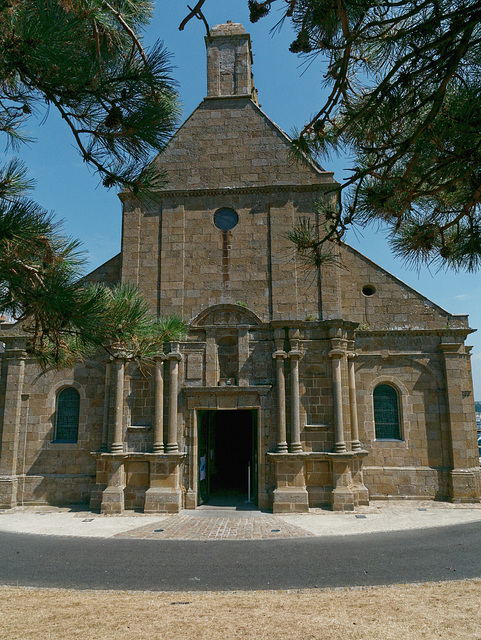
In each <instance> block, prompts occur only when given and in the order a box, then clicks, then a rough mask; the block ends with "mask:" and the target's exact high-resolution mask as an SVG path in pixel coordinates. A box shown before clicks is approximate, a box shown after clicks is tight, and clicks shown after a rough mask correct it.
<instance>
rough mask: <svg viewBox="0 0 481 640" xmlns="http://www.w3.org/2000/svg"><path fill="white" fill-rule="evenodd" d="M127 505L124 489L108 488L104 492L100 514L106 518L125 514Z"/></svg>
mask: <svg viewBox="0 0 481 640" xmlns="http://www.w3.org/2000/svg"><path fill="white" fill-rule="evenodd" d="M124 505H125V498H124V487H107V488H106V489H104V490H103V491H102V503H101V505H100V513H101V514H102V515H105V516H109V515H112V514H114V513H115V514H117V513H123V511H124Z"/></svg>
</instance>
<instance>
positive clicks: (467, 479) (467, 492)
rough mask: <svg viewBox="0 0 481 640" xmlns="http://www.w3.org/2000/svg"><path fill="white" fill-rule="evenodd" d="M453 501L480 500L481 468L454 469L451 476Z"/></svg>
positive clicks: (450, 483) (451, 496)
mask: <svg viewBox="0 0 481 640" xmlns="http://www.w3.org/2000/svg"><path fill="white" fill-rule="evenodd" d="M449 485H450V487H449V490H450V495H449V497H450V500H451V502H459V503H461V502H467V503H469V502H471V503H473V502H474V503H476V502H480V488H481V470H480V469H479V468H476V469H453V470H452V471H451V472H450V477H449Z"/></svg>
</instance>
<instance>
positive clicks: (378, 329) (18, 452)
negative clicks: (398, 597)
mask: <svg viewBox="0 0 481 640" xmlns="http://www.w3.org/2000/svg"><path fill="white" fill-rule="evenodd" d="M206 44H207V69H208V74H207V75H208V91H207V94H208V95H207V97H206V98H205V99H204V100H203V101H202V103H201V104H200V105H199V107H198V108H197V109H196V110H195V111H194V113H193V114H192V115H191V116H190V117H189V118H188V119H187V121H186V122H185V123H184V124H183V126H182V127H181V128H180V129H179V130H178V132H177V133H176V134H175V136H174V137H173V138H172V140H171V141H170V143H169V144H168V145H167V146H166V148H165V149H164V150H163V151H162V153H160V154H159V156H158V157H157V159H156V160H155V162H156V163H157V165H158V166H159V168H161V169H163V170H164V171H165V173H166V176H167V183H166V187H165V189H164V190H163V192H162V193H161V195H160V196H159V198H158V201H156V202H155V203H151V204H149V206H147V207H146V206H145V205H141V204H139V202H137V201H136V200H134V199H132V198H131V197H129V196H127V195H121V199H122V202H123V226H122V249H121V253H120V254H119V255H117V256H115V257H114V258H112V260H110V261H109V262H107V263H106V264H104V265H103V266H101V267H99V268H98V269H97V270H96V271H94V272H93V273H92V274H90V276H89V279H90V280H91V281H101V282H105V283H107V284H113V283H115V282H118V281H125V282H132V283H135V284H136V285H138V287H139V288H140V290H141V291H142V292H143V294H144V296H145V298H146V299H147V301H148V302H149V304H150V306H151V308H152V310H153V311H154V312H156V313H157V314H158V315H163V316H166V315H170V314H177V315H178V316H180V317H182V318H183V319H184V320H186V321H188V325H189V331H188V335H187V337H186V338H185V340H184V341H183V342H181V343H175V344H170V345H168V348H167V349H166V353H165V354H164V356H162V357H161V358H158V359H157V362H156V363H155V366H154V367H152V370H151V371H150V373H149V374H148V375H145V374H143V373H142V372H141V371H139V369H138V368H137V366H136V365H135V364H134V363H131V362H127V361H123V360H122V359H116V360H114V361H110V360H109V359H107V358H106V359H103V360H102V359H99V360H96V361H89V362H85V363H83V364H79V365H78V366H76V367H75V368H74V369H72V370H64V371H60V372H59V371H52V370H47V371H44V370H42V369H40V368H39V367H38V365H37V364H36V362H35V361H34V360H33V359H32V358H30V357H29V355H28V352H27V351H26V345H27V337H26V336H25V335H23V334H22V330H21V327H19V326H17V325H10V324H3V326H1V325H0V342H1V343H2V345H3V347H2V353H0V437H1V440H0V446H1V450H0V508H8V507H13V506H16V505H23V504H44V503H50V504H57V505H61V504H68V503H80V502H89V503H90V505H91V506H92V508H94V509H100V510H101V511H102V512H103V513H106V514H109V513H120V512H122V511H123V510H124V509H140V510H143V511H144V512H145V513H166V512H167V513H175V512H178V511H179V510H180V509H182V508H188V509H195V508H196V506H197V505H199V504H201V503H202V502H206V501H209V500H210V499H211V498H212V496H215V495H216V494H217V493H219V492H223V495H227V497H228V496H229V493H230V492H231V493H232V495H234V494H236V493H237V494H246V493H247V491H249V493H250V496H251V498H252V499H253V500H254V501H255V502H256V503H257V504H258V506H259V507H260V508H265V509H272V510H273V511H274V512H277V513H279V512H303V511H307V510H308V509H309V507H317V506H322V505H330V506H331V507H332V508H333V509H335V510H351V509H353V508H355V506H356V505H358V504H367V503H368V501H369V500H372V499H376V498H430V499H444V500H452V501H455V502H477V501H479V498H480V496H481V479H480V467H479V461H478V454H477V447H476V426H475V415H474V401H473V400H474V399H473V388H472V378H471V369H470V348H469V347H468V346H466V345H465V340H466V338H467V337H468V335H469V334H470V333H471V331H472V330H471V329H470V328H469V325H468V319H467V317H466V316H460V315H453V314H450V313H448V312H446V311H444V310H443V309H441V308H440V307H438V306H437V305H436V304H434V303H432V302H430V301H429V300H427V299H426V298H424V297H423V296H422V295H420V294H419V293H417V292H416V291H414V290H413V289H411V288H410V287H408V286H407V285H405V284H404V283H402V282H401V281H399V280H398V279H396V278H395V277H393V276H392V275H390V274H389V273H387V272H386V271H385V270H383V269H382V268H381V267H379V266H377V265H376V264H374V263H373V262H371V261H370V260H369V259H368V258H366V257H365V256H364V255H362V254H360V253H359V252H358V251H356V250H354V249H352V248H351V247H349V246H348V245H345V244H343V245H341V246H340V247H339V250H338V251H339V256H338V260H337V261H336V262H335V263H332V264H329V265H325V266H323V267H322V268H321V269H320V271H319V273H306V272H305V271H304V270H303V268H302V265H300V264H299V263H298V262H296V259H295V255H294V251H293V248H292V245H291V244H290V242H289V241H288V239H287V238H286V234H287V232H288V231H289V230H290V229H291V228H292V226H293V225H294V224H295V223H296V221H297V220H298V219H299V218H300V217H309V218H310V219H311V220H312V221H313V224H318V223H319V221H318V220H317V219H316V215H317V214H315V202H316V200H319V199H321V198H323V197H329V196H326V195H325V194H328V193H329V191H330V190H331V189H332V187H333V184H334V177H333V174H332V173H330V172H327V171H324V170H323V169H322V168H320V167H319V166H317V165H316V164H315V163H309V162H306V163H304V164H293V162H292V161H291V160H290V157H289V139H288V137H287V136H286V135H285V134H284V133H283V132H282V131H281V130H280V129H279V128H278V127H277V126H276V125H275V124H274V123H273V122H272V121H271V120H270V119H269V118H268V117H267V116H266V115H265V114H264V113H263V111H262V110H261V109H260V107H259V104H258V101H257V93H256V90H255V88H254V84H253V79H252V72H251V62H252V57H251V48H250V38H249V35H247V34H246V33H245V30H244V28H243V27H242V26H241V25H238V24H232V23H227V24H224V25H218V26H217V27H214V29H213V30H212V39H211V41H207V42H206Z"/></svg>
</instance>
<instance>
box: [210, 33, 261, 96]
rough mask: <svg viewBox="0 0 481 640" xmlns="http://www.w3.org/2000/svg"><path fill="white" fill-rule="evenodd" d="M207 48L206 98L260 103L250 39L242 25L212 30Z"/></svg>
mask: <svg viewBox="0 0 481 640" xmlns="http://www.w3.org/2000/svg"><path fill="white" fill-rule="evenodd" d="M210 34H211V39H210V40H209V38H206V39H205V42H206V47H207V97H208V98H220V97H244V98H247V97H250V98H252V99H253V100H254V102H255V103H256V104H257V91H256V89H255V87H254V79H253V77H252V68H251V67H252V62H253V60H252V52H251V39H250V36H249V34H248V33H246V32H245V29H244V27H243V26H242V25H241V24H238V23H233V22H230V21H228V22H227V24H218V25H216V26H215V27H213V28H212V29H211V31H210Z"/></svg>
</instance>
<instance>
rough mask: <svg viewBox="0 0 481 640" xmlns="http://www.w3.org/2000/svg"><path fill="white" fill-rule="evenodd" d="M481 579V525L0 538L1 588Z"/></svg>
mask: <svg viewBox="0 0 481 640" xmlns="http://www.w3.org/2000/svg"><path fill="white" fill-rule="evenodd" d="M473 577H481V523H479V522H478V523H473V524H466V525H459V526H452V527H439V528H436V529H424V530H417V531H403V532H395V533H378V534H368V535H356V536H350V537H347V536H346V537H340V538H300V539H295V540H263V541H208V542H196V541H189V542H183V541H170V540H126V539H112V538H110V539H98V538H95V539H94V538H71V537H70V538H67V537H57V536H52V537H49V536H38V535H28V534H13V533H0V584H3V585H21V586H36V587H67V588H77V589H131V590H154V591H155V590H161V591H173V590H189V591H192V590H215V591H217V590H234V589H239V590H246V589H294V588H313V587H320V588H321V587H341V586H356V585H376V584H395V583H408V582H425V581H437V580H454V579H461V578H473Z"/></svg>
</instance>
